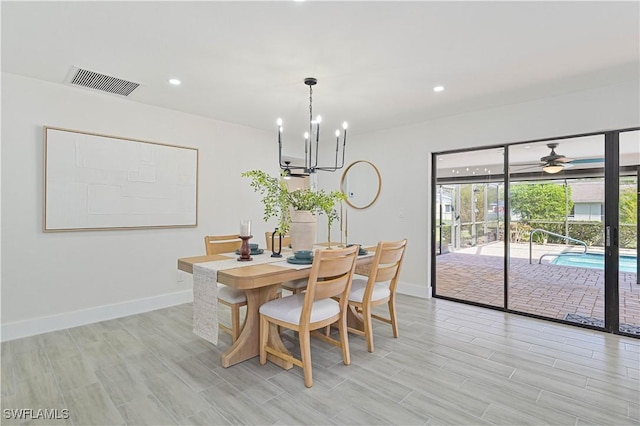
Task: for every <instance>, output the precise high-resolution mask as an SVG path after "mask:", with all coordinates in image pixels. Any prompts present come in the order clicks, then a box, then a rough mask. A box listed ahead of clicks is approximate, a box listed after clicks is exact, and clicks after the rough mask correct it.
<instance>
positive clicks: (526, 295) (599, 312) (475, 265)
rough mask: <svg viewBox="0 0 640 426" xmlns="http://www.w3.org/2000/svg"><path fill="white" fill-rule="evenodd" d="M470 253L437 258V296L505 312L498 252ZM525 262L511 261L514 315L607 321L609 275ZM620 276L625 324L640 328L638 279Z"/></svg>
mask: <svg viewBox="0 0 640 426" xmlns="http://www.w3.org/2000/svg"><path fill="white" fill-rule="evenodd" d="M500 246H501V244H500ZM497 250H498V251H497V253H499V250H500V248H499V247H498V248H497ZM466 251H467V252H466V253H465V252H455V253H447V254H443V255H440V256H437V258H436V265H437V266H436V274H437V275H436V294H438V295H442V296H449V297H455V298H458V299H463V300H468V301H474V302H478V303H484V304H488V305H492V306H503V304H504V291H503V285H504V277H503V270H504V258H503V257H502V256H496V255H495V253H496V252H495V251H494V252H493V254H494V255H485V253H483V252H482V250H481V249H479V248H474V253H478V254H471V253H469V252H468V251H470V250H466ZM485 252H488V250H485ZM527 252H528V250H527ZM526 257H527V258H526V259H525V258H521V257H520V258H519V257H514V256H512V257H511V259H510V271H509V308H510V309H513V310H517V311H521V312H527V313H532V314H537V315H543V316H547V317H552V318H558V319H565V317H566V315H567V314H578V315H581V316H584V317H590V318H595V319H600V320H604V271H602V270H598V269H588V268H577V267H572V266H561V265H552V264H550V263H548V262H546V263H545V262H544V261H543V263H542V264H538V263H537V260H534V261H533V264H529V260H528V254H527V256H526ZM534 259H535V258H534ZM619 276H620V284H619V291H620V323H621V324H630V325H635V326H640V284H637V275H636V274H635V273H630V272H620V275H619Z"/></svg>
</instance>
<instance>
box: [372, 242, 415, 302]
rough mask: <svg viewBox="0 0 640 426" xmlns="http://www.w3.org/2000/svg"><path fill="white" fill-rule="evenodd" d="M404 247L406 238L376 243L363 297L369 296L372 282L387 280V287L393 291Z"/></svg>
mask: <svg viewBox="0 0 640 426" xmlns="http://www.w3.org/2000/svg"><path fill="white" fill-rule="evenodd" d="M406 248H407V240H406V238H405V239H404V240H401V241H388V242H384V241H380V242H379V243H378V246H377V247H376V254H375V257H374V259H373V263H372V264H371V272H370V273H369V279H368V281H367V288H366V290H365V295H364V297H365V299H366V298H367V297H370V296H371V293H372V292H373V287H374V284H375V283H379V282H386V281H389V289H390V290H391V292H395V289H396V286H397V285H398V278H399V277H400V269H401V267H402V261H403V260H404V253H405V250H406Z"/></svg>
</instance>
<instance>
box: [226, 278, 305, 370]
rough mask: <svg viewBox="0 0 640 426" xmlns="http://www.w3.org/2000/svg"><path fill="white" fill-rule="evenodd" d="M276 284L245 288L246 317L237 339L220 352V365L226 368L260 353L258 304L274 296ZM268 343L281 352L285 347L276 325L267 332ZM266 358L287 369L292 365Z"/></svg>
mask: <svg viewBox="0 0 640 426" xmlns="http://www.w3.org/2000/svg"><path fill="white" fill-rule="evenodd" d="M277 289H278V285H273V286H269V287H260V288H255V289H250V290H247V291H246V292H245V293H246V295H247V318H246V320H245V323H244V327H243V328H242V331H241V332H240V336H238V340H236V341H235V343H234V344H233V345H232V346H231V347H230V348H229V349H228V350H227V351H226V352H225V353H224V354H222V359H221V363H222V366H223V367H225V368H227V367H230V366H232V365H234V364H237V363H239V362H242V361H246V360H248V359H251V358H253V357H256V356H258V355H260V314H259V312H258V310H259V309H260V306H261V305H262V304H263V303H265V302H268V301H269V300H272V299H274V298H275V297H276V290H277ZM269 342H270V343H269V344H270V345H271V346H274V347H276V348H278V349H279V350H281V351H283V352H287V349H286V348H285V346H284V343H282V340H281V339H280V335H279V334H278V332H277V329H276V327H272V328H271V331H270V333H269ZM267 359H269V361H271V362H273V363H274V364H277V365H279V366H280V367H282V368H284V369H286V370H288V369H290V368H292V367H293V364H292V363H291V362H287V361H284V360H282V359H280V358H276V357H273V356H271V355H268V357H267Z"/></svg>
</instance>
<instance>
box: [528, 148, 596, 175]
mask: <svg viewBox="0 0 640 426" xmlns="http://www.w3.org/2000/svg"><path fill="white" fill-rule="evenodd" d="M558 145H559V144H558V143H548V144H547V147H548V148H549V149H550V150H551V152H550V153H549V155H545V156H543V157H540V163H538V164H536V165H532V166H531V167H527V168H525V169H521V170H519V171H524V170H527V169H531V168H539V167H540V168H542V171H544V172H545V173H549V174H555V173H559V172H561V171H563V170H564V169H566V168H569V167H573V165H575V164H588V163H602V162H604V158H584V159H577V160H576V159H573V158H568V157H566V156H564V155H562V154H558V153H557V152H556V148H557V147H558Z"/></svg>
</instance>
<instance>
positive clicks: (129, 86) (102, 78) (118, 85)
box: [70, 68, 140, 96]
mask: <svg viewBox="0 0 640 426" xmlns="http://www.w3.org/2000/svg"><path fill="white" fill-rule="evenodd" d="M70 83H71V84H73V85H76V86H82V87H88V88H89V89H95V90H101V91H103V92H108V93H114V94H116V95H121V96H129V94H130V93H131V92H133V91H134V90H135V89H136V88H137V87H138V86H140V84H138V83H134V82H133V81H127V80H123V79H121V78H116V77H111V76H109V75H105V74H100V73H98V72H94V71H89V70H85V69H82V68H78V69H77V70H76V72H75V74H73V77H72V78H71V81H70Z"/></svg>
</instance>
